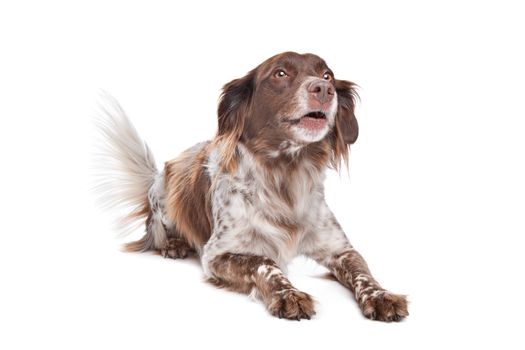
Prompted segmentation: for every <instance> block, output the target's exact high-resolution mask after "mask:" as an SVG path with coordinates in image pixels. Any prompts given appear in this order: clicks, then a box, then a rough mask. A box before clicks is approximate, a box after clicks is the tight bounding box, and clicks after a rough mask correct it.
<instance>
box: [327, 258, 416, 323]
mask: <svg viewBox="0 0 525 350" xmlns="http://www.w3.org/2000/svg"><path fill="white" fill-rule="evenodd" d="M328 267H329V268H330V270H331V271H332V273H333V274H334V275H335V277H336V278H337V280H338V281H339V282H340V283H341V284H343V285H344V286H346V287H348V288H349V289H350V290H351V291H352V292H353V293H354V296H355V298H356V300H357V303H358V304H359V307H360V308H361V311H362V312H363V315H364V316H365V317H367V318H370V319H373V320H378V321H386V322H390V321H400V320H402V319H403V318H404V317H406V316H408V308H407V304H408V302H407V299H406V296H404V295H397V294H393V293H391V292H388V291H387V290H385V289H384V288H382V287H381V286H380V285H379V283H378V282H377V281H376V280H375V279H374V278H373V277H372V274H371V273H370V270H369V269H368V266H367V264H366V262H365V260H364V259H363V257H362V256H361V255H360V254H359V253H358V252H357V251H356V250H354V249H351V250H348V251H345V252H343V253H341V254H338V255H335V256H333V257H332V259H331V260H330V262H329V263H328Z"/></svg>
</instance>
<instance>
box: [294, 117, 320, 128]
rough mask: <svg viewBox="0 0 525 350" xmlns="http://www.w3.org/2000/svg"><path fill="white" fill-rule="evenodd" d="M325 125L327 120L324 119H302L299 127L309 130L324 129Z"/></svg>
mask: <svg viewBox="0 0 525 350" xmlns="http://www.w3.org/2000/svg"><path fill="white" fill-rule="evenodd" d="M325 124H326V119H324V118H312V117H302V118H301V120H300V121H299V126H301V127H303V128H305V129H309V130H316V129H322V128H323V127H324V126H325Z"/></svg>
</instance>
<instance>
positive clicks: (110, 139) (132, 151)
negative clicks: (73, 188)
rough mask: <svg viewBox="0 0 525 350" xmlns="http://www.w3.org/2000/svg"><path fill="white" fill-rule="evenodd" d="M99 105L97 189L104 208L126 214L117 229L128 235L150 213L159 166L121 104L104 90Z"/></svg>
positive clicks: (95, 187) (122, 216)
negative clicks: (151, 190) (151, 194)
mask: <svg viewBox="0 0 525 350" xmlns="http://www.w3.org/2000/svg"><path fill="white" fill-rule="evenodd" d="M98 107H99V108H98V111H97V115H96V117H95V125H96V127H97V129H98V132H99V135H100V138H99V140H98V142H97V152H96V153H95V158H96V166H95V168H96V169H95V186H94V190H95V192H96V194H97V195H98V197H99V198H98V200H99V203H100V205H101V206H102V207H103V208H106V209H114V210H117V211H118V212H119V214H122V213H125V214H122V215H121V216H120V219H119V220H118V222H117V229H118V231H119V232H120V233H122V234H128V233H130V232H132V231H133V230H135V229H136V228H138V227H139V226H140V225H142V224H143V222H144V220H145V219H146V217H147V216H148V214H149V212H150V205H149V201H148V191H149V189H150V188H151V186H152V185H153V183H154V181H155V176H156V175H157V173H158V171H157V166H156V164H155V160H154V158H153V155H152V153H151V151H150V149H149V147H148V146H147V144H146V143H145V142H144V141H143V140H142V139H141V138H140V136H139V135H138V133H137V131H136V129H135V127H134V126H133V124H131V122H130V120H129V119H128V117H127V116H126V113H125V112H124V110H123V109H122V107H121V106H120V105H119V103H118V102H117V101H116V100H115V99H114V98H113V97H112V96H110V95H109V94H107V93H105V92H101V93H100V98H99V105H98ZM132 248H133V247H126V249H128V250H129V249H132Z"/></svg>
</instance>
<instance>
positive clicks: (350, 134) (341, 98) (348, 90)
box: [330, 80, 359, 169]
mask: <svg viewBox="0 0 525 350" xmlns="http://www.w3.org/2000/svg"><path fill="white" fill-rule="evenodd" d="M355 86H356V85H355V84H354V83H352V82H350V81H346V80H336V81H335V89H336V92H337V104H338V106H337V115H336V116H335V126H334V130H333V133H332V138H331V141H332V151H333V153H332V159H331V161H330V163H331V166H332V167H333V168H334V169H339V167H340V164H341V161H344V162H345V164H346V165H347V166H348V146H349V145H351V144H353V143H354V142H355V141H356V140H357V136H358V135H359V127H358V125H357V119H356V118H355V115H354V108H355V102H356V99H357V97H358V96H357V92H356V91H355Z"/></svg>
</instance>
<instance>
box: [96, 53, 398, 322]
mask: <svg viewBox="0 0 525 350" xmlns="http://www.w3.org/2000/svg"><path fill="white" fill-rule="evenodd" d="M356 98H357V94H356V85H355V84H354V83H352V82H350V81H345V80H339V79H336V78H335V77H334V74H333V72H332V71H331V70H330V68H329V67H328V66H327V64H326V63H325V61H324V60H323V59H321V58H320V57H318V56H316V55H313V54H298V53H294V52H285V53H281V54H278V55H276V56H273V57H271V58H269V59H267V60H266V61H264V62H263V63H261V64H260V65H259V66H257V67H256V68H255V69H253V70H252V71H250V72H249V73H248V74H247V75H246V76H244V77H242V78H240V79H235V80H233V81H231V82H229V83H227V84H226V85H225V86H224V88H223V91H222V94H221V96H220V100H219V105H218V131H217V134H216V136H215V137H214V139H212V140H211V141H208V142H202V143H199V144H196V145H195V146H193V147H191V148H189V149H188V150H186V151H184V152H183V153H182V154H180V155H179V156H178V157H177V158H175V159H173V160H171V161H168V162H166V163H165V166H164V169H163V170H162V171H158V170H157V167H156V165H155V161H154V158H153V155H152V153H151V151H150V149H149V148H148V146H147V145H146V144H145V143H144V142H143V141H142V139H141V138H140V137H139V136H138V134H137V132H136V130H135V128H134V127H133V125H132V124H131V123H130V121H129V120H128V118H127V117H126V115H125V113H124V112H123V110H122V108H121V107H120V106H119V105H118V103H117V102H116V101H115V100H114V99H112V98H111V97H109V96H106V98H105V100H106V102H105V103H104V104H103V106H102V111H101V112H102V113H101V116H100V119H99V120H98V126H99V129H100V132H101V135H102V136H103V142H101V148H102V149H101V154H102V159H103V160H104V161H103V162H101V164H100V165H101V170H102V171H101V172H100V180H101V181H100V183H99V186H98V189H99V190H100V192H101V194H102V198H103V202H104V203H105V204H106V206H109V207H120V208H121V209H122V208H123V209H127V210H128V211H129V213H128V214H127V215H126V216H125V218H124V220H123V221H122V224H123V228H125V229H126V228H127V229H129V228H136V227H137V225H141V224H142V222H145V227H146V230H145V231H146V233H145V235H144V236H143V237H142V238H141V239H140V240H138V241H135V242H131V243H128V244H126V245H125V250H127V251H132V252H145V251H155V252H158V253H159V254H162V255H163V256H165V257H169V258H174V259H177V258H185V257H186V256H188V255H190V254H196V255H198V256H199V258H200V260H201V263H202V267H203V270H204V274H205V276H206V278H207V279H208V280H209V281H211V282H213V283H214V284H216V285H217V286H220V287H226V288H228V289H230V290H234V291H237V292H241V293H247V294H253V295H256V296H257V297H258V298H259V299H261V300H262V302H264V304H265V305H266V307H267V309H268V311H269V312H270V314H272V315H274V316H277V317H279V318H285V319H295V320H301V319H310V318H311V317H312V316H313V315H314V314H315V308H314V301H313V299H312V297H311V296H310V295H308V294H307V293H304V292H302V291H300V290H298V289H297V288H295V287H294V286H293V285H292V283H290V281H289V280H288V279H287V278H286V275H285V269H286V265H287V264H288V263H289V262H290V261H291V260H292V259H293V258H294V257H295V256H297V255H304V256H306V257H309V258H311V259H313V260H315V261H316V262H318V263H319V264H321V265H323V266H325V267H326V268H327V269H328V270H329V271H330V272H331V274H333V276H334V277H335V278H336V279H337V280H338V281H339V282H340V283H341V284H342V285H344V286H345V287H347V288H348V289H350V290H351V291H352V293H353V295H354V296H355V299H356V301H357V303H358V304H359V307H360V309H361V311H362V313H363V314H364V316H365V317H367V318H369V319H374V320H380V321H387V322H389V321H399V320H401V319H403V318H404V317H406V316H408V310H407V299H406V297H405V296H404V295H397V294H393V293H391V292H389V291H387V290H386V289H384V288H383V287H381V286H380V284H379V283H378V282H377V281H376V280H375V279H374V277H373V276H372V274H371V273H370V271H369V269H368V267H367V264H366V262H365V260H364V259H363V257H362V256H361V255H360V254H359V253H358V252H357V251H356V250H355V249H354V248H353V247H352V245H351V244H350V242H349V240H348V238H347V237H346V235H345V233H344V232H343V230H342V228H341V226H340V225H339V223H338V222H337V220H336V218H335V217H334V215H333V214H332V212H331V211H330V209H329V207H328V205H327V204H326V202H325V199H324V188H323V181H324V178H325V171H326V169H327V168H333V169H335V170H339V169H340V167H341V165H342V164H343V163H345V164H346V165H348V154H349V146H350V145H351V144H353V143H354V142H355V141H356V139H357V137H358V123H357V120H356V117H355V115H354V108H355V104H356Z"/></svg>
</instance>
